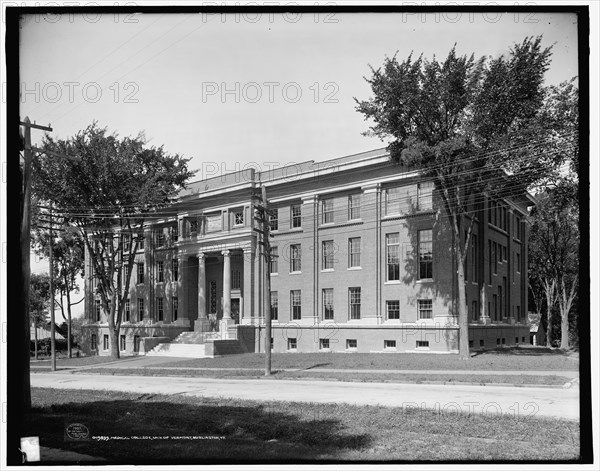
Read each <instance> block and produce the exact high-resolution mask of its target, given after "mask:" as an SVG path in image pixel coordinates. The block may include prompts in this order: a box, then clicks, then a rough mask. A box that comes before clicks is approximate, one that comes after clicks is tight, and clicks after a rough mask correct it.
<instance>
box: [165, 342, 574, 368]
mask: <svg viewBox="0 0 600 471" xmlns="http://www.w3.org/2000/svg"><path fill="white" fill-rule="evenodd" d="M264 363H265V360H264V354H261V353H248V354H242V355H227V356H223V357H220V358H199V359H193V360H179V361H175V362H173V363H165V364H163V365H161V366H164V367H169V366H177V367H191V368H202V367H204V368H257V369H260V368H263V367H264ZM272 365H273V369H289V368H304V369H306V368H310V369H318V368H331V369H363V370H388V369H389V370H394V369H398V370H515V371H520V370H534V371H535V370H549V371H558V370H563V371H565V370H566V371H573V370H575V371H576V370H578V369H579V366H578V362H577V361H576V360H573V359H572V357H571V356H570V355H569V354H567V353H564V352H562V351H561V350H552V349H548V348H545V347H530V348H527V347H516V348H504V349H498V350H490V351H486V352H483V353H477V354H475V356H473V357H472V358H471V359H470V360H468V361H465V360H460V359H459V358H458V355H435V354H431V355H427V354H420V353H274V354H273V356H272Z"/></svg>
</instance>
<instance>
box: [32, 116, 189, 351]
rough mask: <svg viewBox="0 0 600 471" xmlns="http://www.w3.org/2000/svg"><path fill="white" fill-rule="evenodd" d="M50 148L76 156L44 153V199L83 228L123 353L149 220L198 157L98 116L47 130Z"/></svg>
mask: <svg viewBox="0 0 600 471" xmlns="http://www.w3.org/2000/svg"><path fill="white" fill-rule="evenodd" d="M42 149H43V150H44V151H45V152H47V153H48V154H49V155H52V154H53V153H59V154H63V155H67V156H71V157H75V158H76V160H68V159H52V158H48V159H39V160H36V161H35V162H34V175H35V180H34V192H35V194H36V196H37V198H38V199H39V200H40V201H41V202H46V203H47V204H49V203H53V207H54V214H55V217H57V218H58V219H59V221H60V223H61V224H68V225H72V226H74V227H76V228H77V229H78V231H79V233H80V234H81V238H82V240H83V242H84V244H85V248H86V256H89V257H90V260H89V261H90V264H91V267H92V270H93V274H94V278H95V282H96V287H97V288H96V294H97V295H98V296H99V297H100V302H101V308H102V312H103V313H104V315H105V317H106V319H107V322H108V329H109V337H110V349H111V356H112V357H113V358H118V357H119V344H118V339H119V330H120V327H121V322H122V316H123V311H124V306H125V302H126V300H127V298H128V293H129V286H130V280H131V274H132V273H133V271H134V270H133V266H134V261H135V254H136V251H137V248H138V243H139V241H140V240H141V238H142V237H143V227H142V225H143V222H144V220H145V219H146V218H148V217H152V216H155V215H156V210H157V208H160V207H163V206H164V205H166V204H168V203H169V202H170V201H172V198H173V197H174V196H175V195H176V194H177V193H178V192H179V191H180V190H181V189H182V188H183V187H184V186H185V183H186V181H187V180H188V178H189V177H191V176H192V175H193V172H191V171H190V170H189V169H188V165H187V164H188V162H189V160H190V159H185V158H183V157H181V156H179V155H177V154H175V155H170V154H168V153H167V152H165V150H164V149H163V147H149V146H147V145H146V143H145V139H144V137H143V134H140V135H138V136H137V137H133V138H132V137H125V138H119V136H118V135H116V134H109V133H108V132H107V129H106V128H100V127H98V125H97V124H96V123H93V124H92V125H90V126H88V127H87V128H86V129H84V130H83V131H80V132H79V133H77V135H75V136H73V137H71V138H69V139H65V140H54V139H53V138H52V137H50V136H45V138H44V142H43V145H42ZM46 214H47V213H46ZM161 215H163V216H164V215H165V210H164V209H163V210H162V212H161Z"/></svg>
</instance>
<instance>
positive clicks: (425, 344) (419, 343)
mask: <svg viewBox="0 0 600 471" xmlns="http://www.w3.org/2000/svg"><path fill="white" fill-rule="evenodd" d="M416 347H417V348H429V340H417V343H416Z"/></svg>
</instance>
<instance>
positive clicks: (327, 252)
mask: <svg viewBox="0 0 600 471" xmlns="http://www.w3.org/2000/svg"><path fill="white" fill-rule="evenodd" d="M322 245H323V261H322V269H323V270H333V240H324V241H323V244H322Z"/></svg>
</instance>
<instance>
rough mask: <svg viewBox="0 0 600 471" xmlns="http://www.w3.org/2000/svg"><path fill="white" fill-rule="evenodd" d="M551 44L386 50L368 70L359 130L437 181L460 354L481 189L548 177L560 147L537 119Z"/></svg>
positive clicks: (511, 187) (495, 194)
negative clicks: (497, 52)
mask: <svg viewBox="0 0 600 471" xmlns="http://www.w3.org/2000/svg"><path fill="white" fill-rule="evenodd" d="M550 57H551V47H547V48H543V47H542V38H541V37H536V38H530V37H528V38H525V39H524V40H523V41H522V42H521V43H519V44H514V45H513V46H512V47H511V48H510V49H509V50H508V52H507V53H506V54H505V55H501V56H500V57H496V58H483V57H482V58H480V59H477V60H476V59H475V57H474V56H473V55H471V56H470V57H468V56H460V55H458V54H457V52H456V47H453V48H452V49H451V50H450V52H449V54H448V56H447V57H446V59H445V60H443V61H438V60H437V59H436V58H435V57H434V58H433V59H432V60H426V59H424V58H423V57H422V56H420V57H418V58H417V59H414V58H413V56H412V54H411V55H409V56H408V58H406V59H405V60H403V61H402V62H399V61H398V60H397V59H396V57H395V56H394V57H392V58H386V59H385V61H384V64H383V66H382V67H381V68H378V69H374V68H371V72H372V76H371V77H370V78H365V79H366V80H367V82H368V83H369V84H370V86H371V89H372V92H373V97H372V98H370V99H368V100H364V101H359V100H356V102H357V110H358V111H359V112H360V113H362V114H363V115H364V117H365V119H366V120H373V121H374V125H372V126H371V127H370V129H369V131H367V132H366V133H365V134H367V135H375V136H378V137H380V138H381V139H382V140H387V141H388V142H389V144H388V149H389V151H390V154H391V158H392V159H393V160H395V161H397V162H399V163H400V164H402V165H405V166H407V167H410V168H417V169H419V170H420V172H421V174H422V176H423V178H424V179H431V180H433V181H434V183H435V188H436V194H437V195H439V197H440V198H441V201H442V204H443V207H444V210H445V214H446V216H447V221H448V223H449V224H448V225H449V227H450V229H451V233H452V240H453V242H452V246H453V247H452V248H453V253H454V257H455V260H456V264H457V282H458V287H457V288H458V324H459V353H460V356H461V358H464V359H467V358H469V346H468V311H467V304H466V291H465V276H464V263H465V259H466V256H467V253H468V249H469V243H470V241H471V233H472V228H473V224H474V220H475V218H474V217H473V216H475V215H477V216H478V217H479V220H483V213H482V211H483V210H484V205H483V204H482V202H483V201H482V195H484V194H485V195H487V196H489V197H492V198H510V197H512V196H514V195H517V194H522V193H523V192H525V191H526V190H527V189H528V188H529V187H530V186H531V185H532V184H533V183H535V182H536V181H538V180H539V179H540V178H543V177H546V176H548V175H549V171H550V169H553V168H554V167H555V166H556V164H557V161H558V160H559V159H560V156H559V152H557V149H558V148H559V147H560V145H562V143H561V142H559V141H558V140H556V139H552V135H553V130H552V126H551V123H548V122H547V121H545V120H544V119H543V114H544V110H545V108H544V103H545V98H546V89H545V88H544V86H543V81H544V74H545V72H546V70H547V69H548V66H549V64H550Z"/></svg>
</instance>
